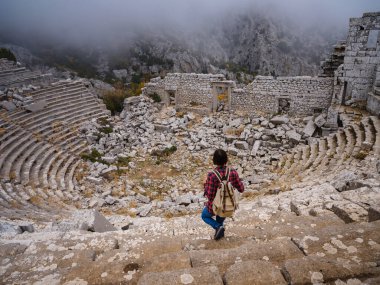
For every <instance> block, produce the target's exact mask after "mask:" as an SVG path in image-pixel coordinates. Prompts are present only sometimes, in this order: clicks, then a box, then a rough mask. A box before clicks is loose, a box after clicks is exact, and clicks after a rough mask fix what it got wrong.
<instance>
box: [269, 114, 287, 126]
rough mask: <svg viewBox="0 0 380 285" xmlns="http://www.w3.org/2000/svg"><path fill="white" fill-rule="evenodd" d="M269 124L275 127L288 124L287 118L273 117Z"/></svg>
mask: <svg viewBox="0 0 380 285" xmlns="http://www.w3.org/2000/svg"><path fill="white" fill-rule="evenodd" d="M270 122H271V123H272V124H275V125H282V124H287V123H289V118H288V117H287V116H275V117H273V118H272V119H270Z"/></svg>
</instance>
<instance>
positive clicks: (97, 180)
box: [86, 176, 103, 185]
mask: <svg viewBox="0 0 380 285" xmlns="http://www.w3.org/2000/svg"><path fill="white" fill-rule="evenodd" d="M86 179H87V180H88V181H90V182H91V183H94V184H96V185H100V184H101V183H102V181H103V179H102V178H101V177H93V176H87V178H86Z"/></svg>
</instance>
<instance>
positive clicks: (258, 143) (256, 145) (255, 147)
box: [251, 140, 262, 156]
mask: <svg viewBox="0 0 380 285" xmlns="http://www.w3.org/2000/svg"><path fill="white" fill-rule="evenodd" d="M261 143H262V141H260V140H257V141H255V143H254V144H253V147H252V150H251V155H252V156H256V155H257V152H258V150H259V148H260V146H261Z"/></svg>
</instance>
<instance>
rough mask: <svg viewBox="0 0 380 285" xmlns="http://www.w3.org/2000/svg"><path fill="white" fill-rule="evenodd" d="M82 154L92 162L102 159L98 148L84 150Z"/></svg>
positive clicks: (82, 156)
mask: <svg viewBox="0 0 380 285" xmlns="http://www.w3.org/2000/svg"><path fill="white" fill-rule="evenodd" d="M80 156H81V158H82V159H84V160H89V161H91V162H97V161H99V160H100V158H101V156H102V155H101V153H100V152H99V151H98V150H97V149H95V148H93V149H92V151H91V152H90V153H88V152H84V153H82V154H81V155H80Z"/></svg>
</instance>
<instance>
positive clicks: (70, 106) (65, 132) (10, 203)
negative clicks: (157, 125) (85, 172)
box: [0, 81, 109, 212]
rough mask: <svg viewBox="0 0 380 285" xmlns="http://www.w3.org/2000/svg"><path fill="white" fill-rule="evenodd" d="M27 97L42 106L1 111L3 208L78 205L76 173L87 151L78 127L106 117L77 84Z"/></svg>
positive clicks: (62, 84) (60, 84) (58, 85)
mask: <svg viewBox="0 0 380 285" xmlns="http://www.w3.org/2000/svg"><path fill="white" fill-rule="evenodd" d="M24 95H25V94H24ZM25 97H30V98H33V102H35V103H38V102H44V105H46V106H45V107H44V108H42V109H41V110H38V111H35V112H29V111H27V110H25V108H18V109H16V110H14V111H13V112H8V111H5V110H1V111H0V129H1V136H0V177H1V181H2V182H1V183H0V190H1V194H0V196H1V205H2V207H4V208H6V209H8V211H12V209H15V208H17V207H19V208H23V207H24V206H27V205H29V204H31V205H32V206H33V204H36V205H38V206H36V205H35V206H34V207H43V205H44V204H46V203H47V202H48V201H49V199H52V200H68V201H76V200H77V199H79V197H78V194H77V193H76V192H75V191H74V189H75V185H76V181H75V176H74V174H75V171H76V170H77V168H78V167H79V166H80V162H81V160H80V157H79V154H80V153H82V152H83V151H84V150H85V149H86V141H85V140H83V139H81V138H79V135H78V128H79V127H80V125H81V124H82V123H83V122H85V121H87V120H91V119H97V118H100V117H104V116H108V115H109V112H108V111H107V110H106V109H105V106H104V105H103V104H102V103H101V102H100V101H99V99H97V97H96V95H94V94H92V93H91V92H90V91H89V90H88V88H87V87H86V86H85V85H84V84H83V83H82V82H81V81H72V82H58V83H55V84H54V85H51V86H49V87H46V88H42V89H39V90H36V91H33V92H30V93H28V94H26V96H25ZM41 200H42V201H41ZM41 204H42V205H41ZM16 206H17V207H16ZM5 212H6V211H5Z"/></svg>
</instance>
